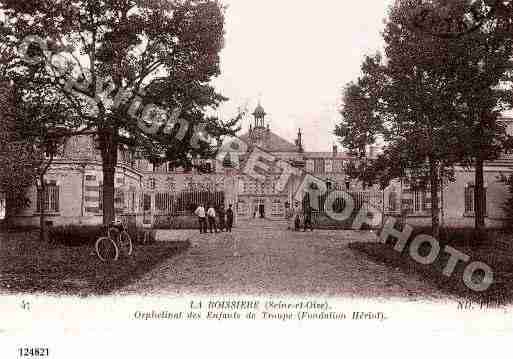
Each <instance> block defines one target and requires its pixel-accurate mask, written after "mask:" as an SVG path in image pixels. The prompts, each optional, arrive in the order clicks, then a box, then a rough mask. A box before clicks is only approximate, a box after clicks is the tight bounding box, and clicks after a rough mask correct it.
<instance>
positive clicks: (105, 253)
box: [95, 237, 119, 262]
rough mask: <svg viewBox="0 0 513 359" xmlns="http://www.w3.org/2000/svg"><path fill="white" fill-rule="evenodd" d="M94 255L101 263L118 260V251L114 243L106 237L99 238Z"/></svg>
mask: <svg viewBox="0 0 513 359" xmlns="http://www.w3.org/2000/svg"><path fill="white" fill-rule="evenodd" d="M95 248H96V255H98V258H100V260H101V261H102V262H111V261H117V260H118V258H119V250H118V246H116V243H114V241H113V240H112V239H110V238H108V237H100V238H98V240H97V241H96V245H95Z"/></svg>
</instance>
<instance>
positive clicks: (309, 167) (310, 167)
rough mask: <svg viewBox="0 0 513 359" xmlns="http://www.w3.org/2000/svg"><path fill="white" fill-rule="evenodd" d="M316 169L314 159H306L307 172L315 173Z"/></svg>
mask: <svg viewBox="0 0 513 359" xmlns="http://www.w3.org/2000/svg"><path fill="white" fill-rule="evenodd" d="M313 171H314V161H313V160H307V161H306V172H308V173H313Z"/></svg>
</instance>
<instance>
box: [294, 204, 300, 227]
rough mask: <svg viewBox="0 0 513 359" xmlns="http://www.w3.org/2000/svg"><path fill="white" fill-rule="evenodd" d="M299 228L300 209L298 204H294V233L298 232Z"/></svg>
mask: <svg viewBox="0 0 513 359" xmlns="http://www.w3.org/2000/svg"><path fill="white" fill-rule="evenodd" d="M300 226H301V209H300V208H299V203H296V204H295V206H294V231H299V227H300Z"/></svg>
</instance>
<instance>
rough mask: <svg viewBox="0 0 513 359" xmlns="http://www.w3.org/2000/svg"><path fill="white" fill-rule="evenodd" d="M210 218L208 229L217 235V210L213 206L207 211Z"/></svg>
mask: <svg viewBox="0 0 513 359" xmlns="http://www.w3.org/2000/svg"><path fill="white" fill-rule="evenodd" d="M207 217H208V227H209V229H210V233H217V225H216V210H215V209H214V206H213V205H210V206H209V208H208V211H207Z"/></svg>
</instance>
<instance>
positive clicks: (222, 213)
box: [217, 204, 226, 232]
mask: <svg viewBox="0 0 513 359" xmlns="http://www.w3.org/2000/svg"><path fill="white" fill-rule="evenodd" d="M225 216H226V213H225V211H224V205H223V204H222V205H221V206H220V207H219V211H218V212H217V217H218V218H219V232H223V231H224V230H225V228H226V220H225Z"/></svg>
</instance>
